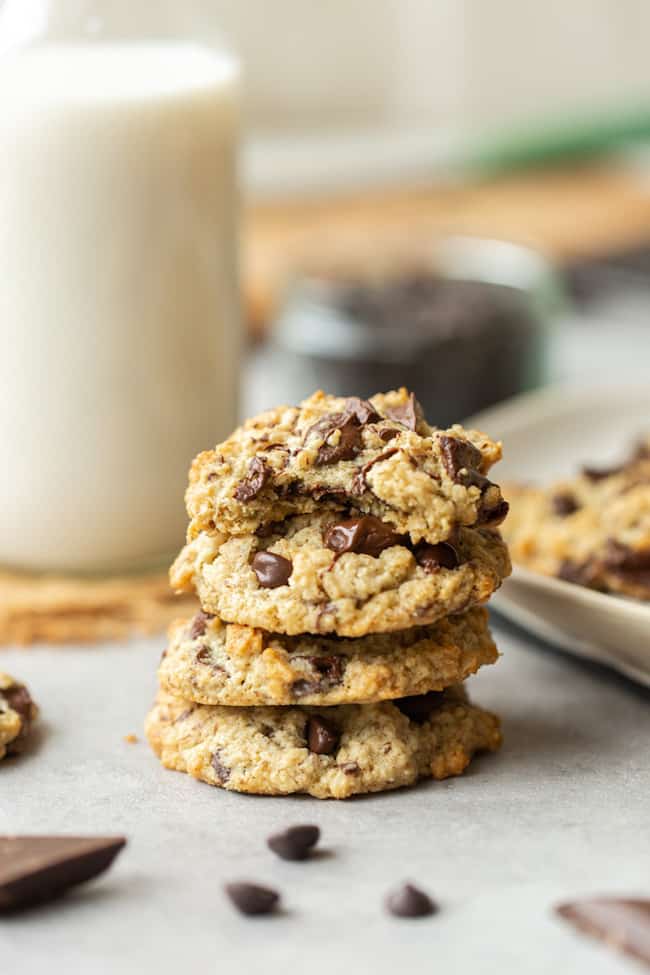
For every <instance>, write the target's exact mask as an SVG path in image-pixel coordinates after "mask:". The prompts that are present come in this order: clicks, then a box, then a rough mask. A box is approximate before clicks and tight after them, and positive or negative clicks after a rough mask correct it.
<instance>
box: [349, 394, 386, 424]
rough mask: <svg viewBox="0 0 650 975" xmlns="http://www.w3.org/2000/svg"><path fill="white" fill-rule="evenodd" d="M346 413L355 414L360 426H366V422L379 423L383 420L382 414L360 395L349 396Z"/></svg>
mask: <svg viewBox="0 0 650 975" xmlns="http://www.w3.org/2000/svg"><path fill="white" fill-rule="evenodd" d="M345 415H346V416H353V417H355V419H356V420H357V422H358V423H359V425H360V426H362V427H365V425H366V423H377V421H378V420H381V416H380V414H379V413H378V412H377V410H376V409H375V408H374V406H373V405H372V403H369V402H368V400H367V399H359V397H358V396H348V398H347V399H346V401H345Z"/></svg>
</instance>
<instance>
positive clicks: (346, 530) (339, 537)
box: [324, 515, 404, 558]
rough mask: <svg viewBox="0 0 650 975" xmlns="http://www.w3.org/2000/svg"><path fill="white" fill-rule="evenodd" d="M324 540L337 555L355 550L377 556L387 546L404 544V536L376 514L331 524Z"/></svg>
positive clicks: (357, 552)
mask: <svg viewBox="0 0 650 975" xmlns="http://www.w3.org/2000/svg"><path fill="white" fill-rule="evenodd" d="M324 542H325V545H326V546H327V548H329V549H331V550H332V551H333V552H336V554H337V555H343V553H344V552H355V553H356V554H357V555H372V557H373V558H377V556H378V555H379V554H380V553H381V552H383V550H384V549H385V548H390V546H391V545H403V544H404V538H403V536H402V535H398V534H397V532H395V531H394V530H393V529H392V528H391V527H390V525H387V524H385V523H384V522H383V521H380V519H379V518H375V517H374V515H364V516H363V517H361V518H348V519H347V520H346V521H339V522H335V523H334V524H333V525H329V526H328V527H327V529H326V530H325V536H324Z"/></svg>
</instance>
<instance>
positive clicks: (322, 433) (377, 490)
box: [186, 389, 508, 544]
mask: <svg viewBox="0 0 650 975" xmlns="http://www.w3.org/2000/svg"><path fill="white" fill-rule="evenodd" d="M500 456H501V445H500V444H498V443H494V442H493V441H492V440H490V439H489V438H488V437H486V436H485V435H484V434H482V433H479V432H478V431H475V430H469V431H467V430H464V429H463V428H462V427H460V426H453V427H451V428H449V429H447V430H440V429H437V428H436V427H431V426H429V424H428V423H427V422H426V420H425V419H424V418H423V416H422V412H421V410H420V407H419V405H418V403H417V402H416V400H415V398H414V397H413V396H412V395H411V394H409V393H408V392H407V390H405V389H400V390H397V391H393V392H390V393H385V394H378V395H377V396H373V397H372V398H371V399H370V400H361V399H358V398H356V397H350V398H348V399H342V398H339V397H334V396H326V395H325V393H322V392H318V393H315V394H314V395H313V396H311V397H310V398H309V399H307V400H305V401H304V402H303V403H302V404H301V405H300V406H295V407H294V406H280V407H277V408H276V409H274V410H269V411H268V412H267V413H263V414H261V415H260V416H257V417H254V418H253V419H251V420H248V421H247V422H246V423H245V424H244V426H242V427H240V428H239V429H238V430H236V431H235V432H234V433H233V434H232V436H231V437H229V438H228V440H226V441H224V443H222V444H219V445H218V446H217V447H216V448H215V449H214V450H209V451H206V452H204V453H202V454H199V456H198V457H197V458H196V459H195V461H194V463H193V464H192V468H191V471H190V482H189V488H188V490H187V493H186V504H187V510H188V514H189V516H190V528H189V539H190V540H191V539H194V538H196V537H197V536H198V535H199V534H201V533H202V532H205V533H212V534H214V533H215V532H216V533H221V534H223V535H225V536H227V537H229V536H234V535H246V534H253V533H255V532H257V531H259V530H260V529H261V528H264V526H267V525H269V524H272V523H273V522H278V521H282V520H283V519H285V518H287V517H291V516H295V515H300V514H311V513H319V512H322V511H323V510H325V509H328V508H329V509H334V510H337V511H339V510H342V509H345V508H348V507H351V506H353V507H354V508H355V509H357V510H358V511H359V512H361V513H362V514H364V515H371V516H373V517H374V518H376V519H379V520H380V521H381V522H382V523H384V524H385V525H387V526H388V527H389V528H390V529H392V530H393V531H394V532H396V533H398V534H401V535H408V536H409V537H410V540H411V542H413V543H414V544H415V543H417V542H419V541H422V540H424V541H426V542H429V543H431V544H436V543H438V542H441V541H445V540H447V539H448V538H450V537H451V536H452V534H453V533H454V532H455V530H456V528H457V526H458V525H462V526H470V525H492V526H494V525H498V524H499V523H500V522H501V521H502V520H503V518H504V517H505V515H506V513H507V510H508V506H507V503H506V502H505V501H504V500H503V497H502V496H501V491H500V490H499V488H498V486H497V485H496V484H493V483H492V482H491V481H489V480H488V478H487V476H486V475H487V473H488V471H489V469H490V467H491V466H492V464H494V463H495V462H496V461H497V460H499V458H500Z"/></svg>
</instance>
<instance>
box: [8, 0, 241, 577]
mask: <svg viewBox="0 0 650 975" xmlns="http://www.w3.org/2000/svg"><path fill="white" fill-rule="evenodd" d="M206 6H207V7H208V8H209V4H208V5H206ZM199 14H200V9H198V8H197V6H196V5H194V4H193V3H192V0H173V2H170V0H166V2H165V3H164V4H162V3H160V0H137V2H134V0H92V2H86V0H49V2H44V0H5V3H4V5H3V4H0V147H1V148H0V268H1V269H2V285H1V286H0V445H1V450H2V465H1V466H2V473H1V474H0V564H2V565H5V566H11V567H16V568H20V569H26V570H42V571H49V570H57V571H59V570H60V571H66V572H115V571H120V572H121V571H124V570H127V571H128V570H133V571H137V570H140V569H143V568H146V567H151V566H154V565H159V564H161V563H162V562H163V561H165V560H166V559H167V558H168V557H169V556H170V555H171V554H172V553H173V551H174V550H175V549H176V548H177V547H178V546H179V544H180V543H181V541H182V538H183V534H184V525H185V512H184V509H183V502H182V499H183V491H184V485H185V482H186V477H187V469H188V466H189V463H190V461H191V459H192V457H193V455H194V454H195V453H197V451H199V450H200V449H202V448H206V447H209V446H211V445H214V444H215V443H216V442H217V441H218V440H219V439H221V438H222V437H224V436H225V435H227V434H228V432H229V431H230V430H231V428H232V426H233V424H234V422H235V419H236V399H237V386H238V371H239V359H238V352H239V350H238V345H239V341H238V332H239V320H238V290H237V270H236V264H237V261H236V257H237V191H236V182H235V169H236V143H237V128H238V119H239V71H238V65H237V62H236V60H234V59H233V57H232V56H231V55H230V54H228V53H226V52H225V51H224V50H223V49H222V48H221V47H219V46H218V45H217V44H216V43H214V42H213V38H212V34H211V33H210V31H211V30H212V29H213V25H212V24H211V23H210V21H208V25H207V27H206V24H205V21H204V20H202V19H201V17H200V16H199Z"/></svg>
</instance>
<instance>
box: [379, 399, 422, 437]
mask: <svg viewBox="0 0 650 975" xmlns="http://www.w3.org/2000/svg"><path fill="white" fill-rule="evenodd" d="M386 416H388V417H389V418H390V419H391V420H395V421H396V422H397V423H401V424H402V426H404V427H406V428H407V430H415V429H416V428H417V425H418V420H419V419H421V417H422V407H421V406H420V404H419V403H418V401H417V400H416V398H415V396H414V395H413V393H411V394H410V396H409V398H408V399H407V401H406V403H404V404H403V405H402V406H391V407H388V408H387V410H386Z"/></svg>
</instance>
